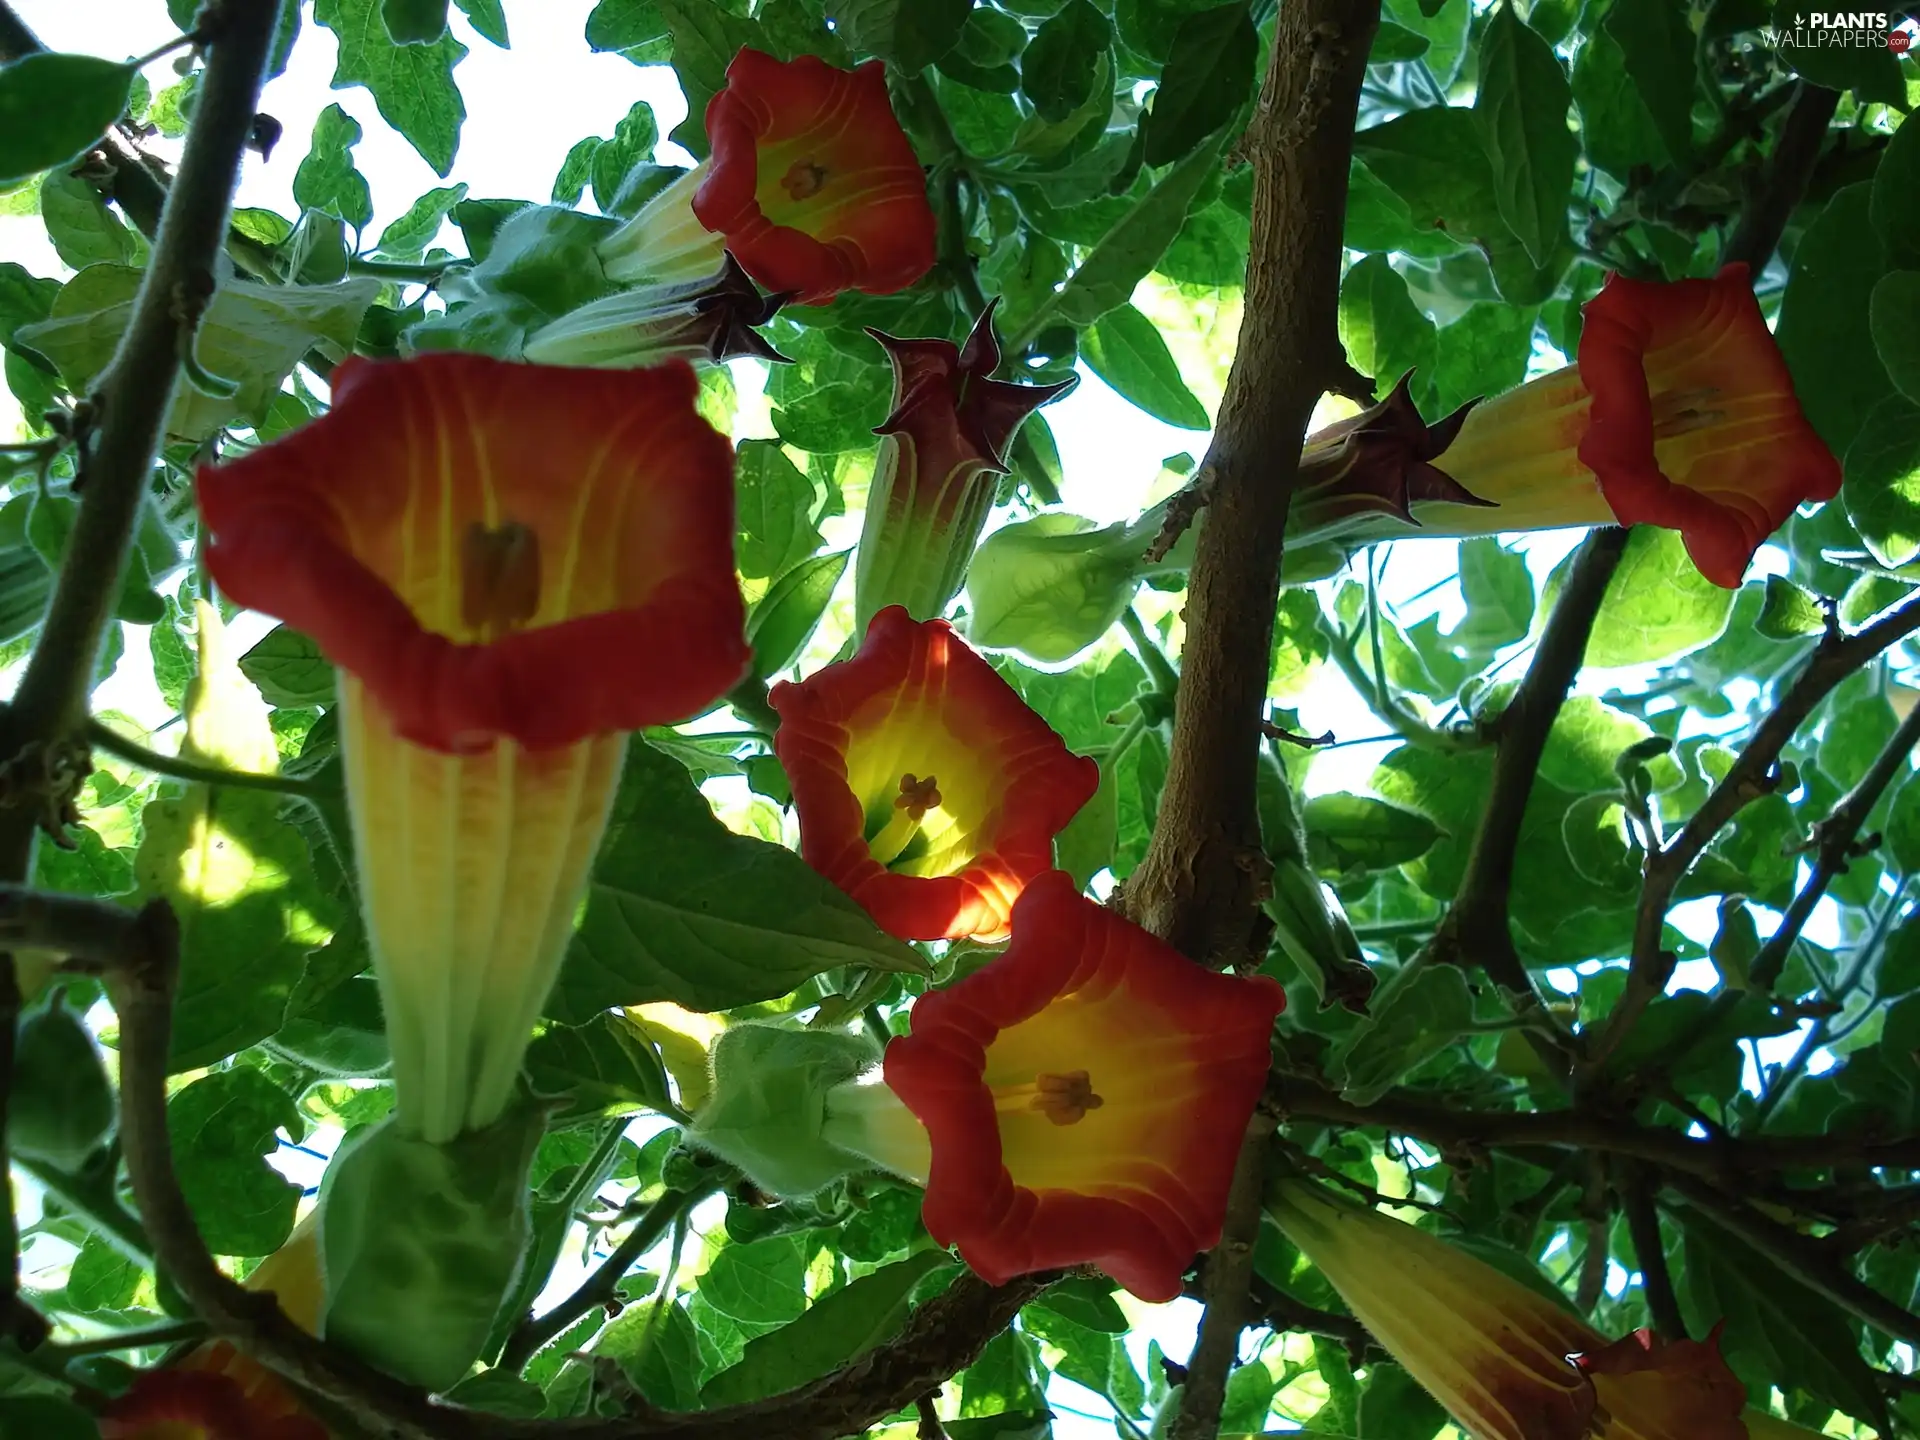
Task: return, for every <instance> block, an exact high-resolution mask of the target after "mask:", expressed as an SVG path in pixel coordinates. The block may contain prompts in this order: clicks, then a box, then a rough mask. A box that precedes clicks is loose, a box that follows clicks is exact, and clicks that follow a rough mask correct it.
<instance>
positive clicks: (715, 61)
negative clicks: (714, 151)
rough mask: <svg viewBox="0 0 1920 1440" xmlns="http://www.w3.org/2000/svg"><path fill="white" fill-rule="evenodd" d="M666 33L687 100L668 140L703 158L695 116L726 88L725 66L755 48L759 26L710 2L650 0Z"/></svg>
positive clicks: (701, 128)
mask: <svg viewBox="0 0 1920 1440" xmlns="http://www.w3.org/2000/svg"><path fill="white" fill-rule="evenodd" d="M654 4H655V6H656V7H657V8H658V9H659V11H660V15H661V18H662V19H664V20H665V21H666V23H667V32H668V33H669V34H670V35H671V36H672V37H673V70H674V73H675V74H676V75H678V76H679V77H680V89H681V91H682V92H683V93H684V94H685V95H686V97H687V118H686V121H685V122H684V123H683V124H680V125H678V126H676V127H674V131H673V135H672V137H671V138H672V139H673V140H675V141H677V142H678V143H679V144H681V145H684V146H685V147H686V148H687V149H688V150H691V151H692V152H693V154H694V156H695V157H696V158H698V159H705V158H706V154H707V132H706V126H705V124H704V123H703V121H702V120H701V118H700V117H702V116H704V115H705V114H706V112H707V102H708V101H709V100H711V99H712V98H713V97H714V96H715V95H716V94H718V93H719V92H720V90H721V89H722V88H723V87H724V86H725V85H726V83H727V67H728V66H729V65H731V64H732V63H733V57H734V56H735V55H736V54H738V53H739V51H740V48H741V47H742V46H744V45H756V44H760V43H762V42H761V37H760V27H759V26H757V25H755V24H754V23H753V22H752V21H751V20H744V19H742V18H740V17H739V16H737V15H731V14H728V13H727V11H725V10H723V9H721V8H720V6H718V5H716V4H714V3H713V0H654Z"/></svg>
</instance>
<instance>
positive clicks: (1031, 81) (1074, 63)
mask: <svg viewBox="0 0 1920 1440" xmlns="http://www.w3.org/2000/svg"><path fill="white" fill-rule="evenodd" d="M1112 40H1113V26H1112V25H1111V24H1110V23H1109V22H1108V20H1107V17H1106V16H1105V15H1103V14H1101V13H1100V11H1099V10H1098V9H1097V8H1096V7H1095V6H1094V5H1092V4H1091V3H1090V0H1067V3H1066V4H1065V5H1063V6H1062V7H1061V8H1060V10H1059V12H1058V13H1057V14H1055V15H1053V16H1051V17H1050V18H1048V19H1047V20H1045V21H1043V22H1042V23H1041V26H1040V28H1039V29H1038V30H1036V31H1034V34H1033V39H1031V40H1030V41H1028V42H1027V48H1026V51H1025V53H1024V54H1023V55H1022V56H1021V58H1020V88H1021V90H1022V91H1023V92H1024V93H1025V95H1026V97H1027V99H1029V100H1031V101H1032V102H1033V108H1034V109H1035V110H1036V111H1038V112H1039V115H1040V118H1041V119H1043V120H1049V121H1056V122H1057V121H1061V120H1065V119H1066V118H1067V117H1068V116H1069V115H1071V114H1072V113H1073V112H1074V111H1075V110H1078V109H1079V108H1080V107H1081V106H1082V105H1085V104H1086V103H1087V102H1088V101H1089V100H1091V99H1093V96H1094V85H1095V83H1096V82H1097V81H1098V80H1099V78H1100V61H1101V59H1102V57H1104V56H1105V55H1106V53H1107V47H1108V45H1109V44H1111V43H1112Z"/></svg>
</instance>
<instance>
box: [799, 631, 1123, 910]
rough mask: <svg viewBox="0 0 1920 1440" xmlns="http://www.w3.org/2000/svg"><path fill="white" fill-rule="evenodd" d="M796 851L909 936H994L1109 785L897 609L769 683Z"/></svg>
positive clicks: (961, 648)
mask: <svg viewBox="0 0 1920 1440" xmlns="http://www.w3.org/2000/svg"><path fill="white" fill-rule="evenodd" d="M770 698H771V700H772V703H773V708H774V709H775V710H777V711H778V712H779V713H780V728H779V729H778V731H776V732H775V735H774V742H773V743H774V749H775V751H776V753H777V754H778V755H779V757H780V762H781V764H782V765H784V766H785V767H786V772H787V777H788V779H789V781H790V782H791V784H792V786H793V801H794V807H795V809H796V810H797V811H798V812H799V816H800V853H801V855H802V856H803V857H805V859H806V861H807V863H808V864H810V865H811V866H813V868H814V869H816V870H818V871H819V872H820V873H821V874H822V875H824V876H826V877H827V879H829V880H831V881H832V882H833V883H834V884H835V885H838V886H839V887H840V888H841V889H842V890H844V891H846V893H847V894H849V895H851V896H852V897H853V898H854V899H855V900H857V901H859V902H860V904H861V905H863V906H865V907H866V910H867V913H868V914H870V915H872V916H873V918H874V922H875V923H876V924H878V925H879V926H880V928H881V929H883V930H885V931H887V932H888V933H889V934H891V935H895V936H897V937H899V938H900V939H902V940H943V939H945V940H952V939H959V938H961V937H963V936H975V937H978V938H981V939H989V938H997V937H999V936H1001V935H1004V934H1005V933H1006V929H1007V922H1008V917H1009V916H1010V914H1011V913H1012V909H1013V904H1014V901H1015V900H1016V899H1017V898H1018V897H1019V894H1020V891H1021V889H1022V887H1023V886H1025V885H1026V883H1027V882H1028V881H1029V880H1031V879H1032V878H1033V877H1034V876H1035V875H1038V874H1040V873H1041V872H1042V871H1044V870H1047V869H1050V868H1051V867H1052V864H1053V837H1054V836H1055V835H1057V834H1059V833H1060V831H1061V830H1063V829H1065V828H1066V825H1067V822H1068V821H1069V820H1071V819H1072V818H1073V817H1074V815H1075V813H1076V812H1077V811H1078V810H1079V809H1080V807H1081V806H1082V805H1084V804H1086V803H1087V801H1088V800H1090V799H1091V798H1092V797H1093V792H1094V790H1095V789H1096V788H1097V787H1098V785H1099V783H1100V767H1099V766H1098V765H1097V764H1096V763H1095V762H1094V761H1092V760H1090V759H1087V758H1086V757H1084V756H1079V755H1074V754H1072V753H1071V752H1070V751H1068V749H1067V747H1066V743H1065V742H1064V741H1063V740H1061V738H1060V737H1059V736H1058V735H1056V734H1055V733H1054V732H1053V731H1052V730H1051V729H1050V728H1048V726H1047V722H1046V721H1044V720H1042V719H1041V718H1040V717H1039V716H1038V715H1036V714H1035V713H1034V712H1033V711H1032V710H1030V709H1028V708H1027V705H1026V703H1025V702H1024V701H1022V700H1021V699H1020V697H1019V695H1018V694H1016V693H1015V691H1014V689H1013V687H1012V686H1011V685H1009V684H1007V682H1006V681H1005V680H1003V679H1001V678H1000V676H999V674H998V673H996V672H995V670H994V669H993V667H992V666H991V665H989V664H988V663H987V662H986V661H985V660H983V659H982V658H981V657H980V656H979V655H977V654H975V653H974V652H973V651H972V650H970V649H968V648H967V646H966V645H965V643H963V642H962V641H961V640H960V639H959V638H958V637H957V636H955V635H954V633H953V628H952V627H951V626H950V625H948V624H947V623H946V622H945V621H944V620H924V621H915V620H913V619H911V618H909V617H908V615H907V612H906V611H905V610H903V609H901V608H900V607H899V606H897V605H896V606H892V607H890V608H888V609H886V610H882V611H881V612H880V613H879V614H878V615H876V616H874V618H873V621H872V623H871V624H869V625H868V626H867V633H866V638H865V640H864V641H863V642H862V643H861V646H860V649H859V651H858V653H856V654H855V655H854V656H853V657H852V658H851V659H849V660H844V661H841V662H840V663H838V664H835V665H829V666H827V667H826V668H825V669H823V670H820V671H819V672H818V673H816V674H814V675H812V676H809V677H808V678H807V679H805V680H803V681H800V682H798V683H791V682H788V683H782V684H779V685H775V686H774V687H773V691H772V695H771V697H770Z"/></svg>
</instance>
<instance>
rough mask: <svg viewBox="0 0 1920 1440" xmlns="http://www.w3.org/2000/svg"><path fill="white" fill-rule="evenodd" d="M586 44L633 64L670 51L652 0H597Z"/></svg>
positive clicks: (589, 18)
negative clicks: (609, 51)
mask: <svg viewBox="0 0 1920 1440" xmlns="http://www.w3.org/2000/svg"><path fill="white" fill-rule="evenodd" d="M587 45H588V47H589V48H590V49H593V50H602V51H604V50H611V51H613V52H614V53H615V54H616V55H619V56H621V57H622V58H624V59H627V60H631V61H632V62H633V63H634V64H636V65H652V64H657V63H658V62H660V61H662V60H665V59H666V58H667V56H668V55H670V54H671V53H672V41H671V39H670V38H669V36H668V34H667V22H666V17H665V16H663V15H662V14H661V13H660V7H659V6H658V5H657V4H655V3H654V0H600V3H599V4H597V5H595V6H594V7H593V12H592V13H591V14H589V15H588V16H587ZM556 198H557V197H556Z"/></svg>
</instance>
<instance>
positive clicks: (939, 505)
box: [854, 301, 1076, 624]
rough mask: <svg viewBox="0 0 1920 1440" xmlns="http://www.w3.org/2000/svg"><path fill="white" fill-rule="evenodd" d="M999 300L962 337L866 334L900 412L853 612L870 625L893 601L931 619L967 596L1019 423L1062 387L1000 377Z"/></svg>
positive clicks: (880, 478)
mask: <svg viewBox="0 0 1920 1440" xmlns="http://www.w3.org/2000/svg"><path fill="white" fill-rule="evenodd" d="M997 303H998V302H997V301H996V302H990V303H989V304H988V306H987V308H986V309H985V310H984V311H982V312H981V314H980V318H979V319H978V320H977V321H975V322H974V326H973V332H972V333H971V334H970V335H968V336H967V342H966V344H964V345H958V346H956V345H955V344H953V342H952V341H950V340H901V339H897V338H895V337H894V336H892V335H883V334H882V333H881V332H880V331H878V330H868V331H867V333H868V334H869V335H871V336H873V338H874V339H875V340H877V341H879V342H880V345H881V347H882V348H883V349H885V351H886V352H887V359H888V360H889V361H891V362H892V364H893V409H892V410H891V411H890V412H888V415H887V418H886V419H885V420H882V421H881V422H880V424H879V425H878V426H877V427H875V430H874V433H875V434H876V435H879V436H880V437H881V440H880V450H879V453H878V454H877V455H876V456H875V457H874V467H873V484H872V486H871V488H870V489H869V491H868V494H867V514H866V521H865V524H864V526H863V528H862V530H861V533H860V551H859V559H858V561H857V563H856V565H855V568H854V611H855V615H856V616H857V618H858V622H859V623H861V624H865V623H866V622H867V621H868V620H869V619H871V618H872V617H873V616H875V615H877V614H879V613H880V611H882V610H884V609H885V608H886V607H887V606H889V605H904V606H905V607H906V608H907V613H908V614H910V615H911V616H912V617H913V618H914V619H916V620H931V619H933V618H935V617H936V616H938V615H940V614H941V613H942V612H943V611H945V610H946V608H947V603H948V602H949V601H950V600H952V599H953V597H954V596H955V595H956V594H958V593H959V590H960V585H961V582H962V580H964V579H965V577H966V573H967V562H968V561H969V560H970V559H971V558H972V557H973V552H974V549H975V547H976V546H978V545H979V543H980V532H981V530H982V529H983V528H985V526H986V523H987V515H988V512H989V511H991V510H992V509H993V499H994V492H995V490H996V489H997V488H998V477H999V476H1001V475H1004V474H1006V473H1007V465H1006V453H1007V446H1008V444H1009V443H1010V442H1011V441H1012V439H1013V436H1014V433H1015V432H1016V431H1018V430H1019V428H1020V425H1021V422H1022V421H1024V420H1025V419H1026V418H1027V416H1029V415H1031V414H1032V413H1033V412H1034V411H1035V410H1037V409H1039V408H1040V407H1041V406H1042V405H1045V404H1046V403H1047V402H1048V401H1049V400H1053V399H1056V398H1057V397H1059V396H1061V395H1063V394H1065V393H1066V392H1067V391H1068V390H1071V389H1072V388H1073V386H1074V384H1075V383H1076V382H1075V381H1074V380H1072V379H1068V380H1063V381H1060V382H1059V383H1058V384H1054V385H1015V384H1013V383H1011V382H1010V381H1006V380H995V379H993V378H992V377H993V372H994V370H995V369H997V368H998V367H999V364H1000V346H999V342H998V341H996V340H995V339H994V335H993V312H994V308H995V305H996V304H997Z"/></svg>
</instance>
